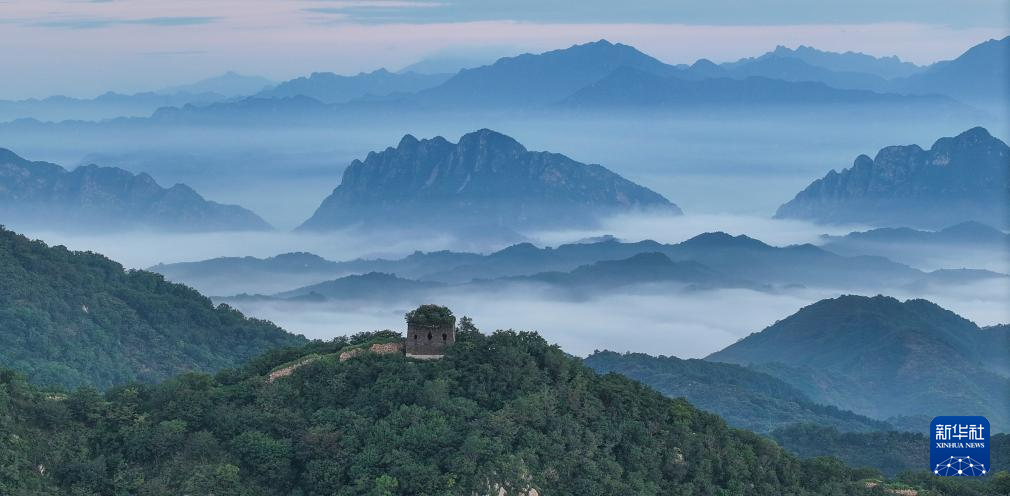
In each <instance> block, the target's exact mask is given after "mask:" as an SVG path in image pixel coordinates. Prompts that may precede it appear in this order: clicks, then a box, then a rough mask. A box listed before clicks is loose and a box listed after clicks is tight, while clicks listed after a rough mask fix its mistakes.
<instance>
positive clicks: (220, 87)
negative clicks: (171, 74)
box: [156, 71, 274, 97]
mask: <svg viewBox="0 0 1010 496" xmlns="http://www.w3.org/2000/svg"><path fill="white" fill-rule="evenodd" d="M273 85H274V82H273V81H271V80H269V79H267V78H264V77H260V76H249V75H245V74H239V73H237V72H234V71H228V72H226V73H224V74H221V75H220V76H214V77H210V78H207V79H201V80H199V81H196V82H193V83H187V84H180V85H176V86H169V87H167V88H162V89H160V90H158V91H157V92H156V93H160V94H173V93H194V94H199V93H216V94H218V95H223V96H226V97H239V96H246V95H253V94H256V93H259V92H260V91H264V90H266V89H267V88H269V87H271V86H273Z"/></svg>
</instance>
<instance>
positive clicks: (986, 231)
mask: <svg viewBox="0 0 1010 496" xmlns="http://www.w3.org/2000/svg"><path fill="white" fill-rule="evenodd" d="M821 237H822V239H823V240H824V241H825V242H824V244H823V245H821V247H822V248H824V249H826V250H829V251H832V252H835V253H838V254H839V255H846V256H853V255H878V256H884V257H887V258H890V259H891V260H895V261H899V262H902V263H907V264H910V265H913V266H929V265H934V266H935V265H936V261H943V260H949V259H951V256H952V255H954V256H956V257H957V258H959V259H961V260H963V264H964V265H967V264H969V263H971V262H972V261H975V262H976V263H977V262H978V261H979V260H993V261H994V262H998V261H999V260H1001V259H1003V258H1004V257H1003V255H1004V254H1005V253H1007V252H1010V234H1007V233H1004V232H1003V231H1000V230H999V229H996V228H994V227H992V226H988V225H986V224H982V223H979V222H972V221H968V222H962V223H960V224H956V225H953V226H950V227H945V228H943V229H940V230H937V231H923V230H919V229H912V228H909V227H882V228H878V229H871V230H868V231H860V232H852V233H849V234H846V235H844V236H828V235H823V236H821ZM948 263H949V262H948ZM948 266H956V265H948ZM967 266H970V265H967ZM976 267H978V266H976Z"/></svg>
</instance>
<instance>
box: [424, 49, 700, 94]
mask: <svg viewBox="0 0 1010 496" xmlns="http://www.w3.org/2000/svg"><path fill="white" fill-rule="evenodd" d="M620 68H630V69H637V70H641V71H645V72H648V73H652V74H660V75H664V76H672V75H674V74H677V73H679V72H681V71H680V70H679V69H677V68H675V67H673V66H670V65H668V64H664V63H663V62H660V61H659V60H656V59H655V58H653V57H650V56H649V55H646V54H644V53H642V52H640V51H638V50H637V49H635V48H634V47H632V46H628V45H623V44H620V43H616V44H615V43H610V42H609V41H607V40H600V41H597V42H594V43H586V44H582V45H574V46H572V47H569V48H566V49H561V50H552V51H549V52H544V53H541V54H529V53H527V54H523V55H519V56H516V57H505V58H502V59H499V60H498V61H497V62H495V63H494V64H491V65H487V66H482V67H477V68H474V69H465V70H462V71H460V72H459V73H458V74H456V75H455V76H453V77H452V78H450V79H449V80H447V81H446V82H445V83H443V84H441V85H439V86H438V87H435V88H432V89H429V90H425V91H422V92H420V93H418V94H417V95H416V96H415V97H414V98H413V100H414V101H417V102H421V103H423V104H426V105H428V106H435V105H437V106H455V107H466V106H477V107H488V106H492V107H514V106H519V107H523V106H542V105H548V104H552V103H555V102H558V101H561V100H562V99H564V98H565V97H567V96H569V95H571V94H572V93H574V92H575V91H578V90H579V89H580V88H583V87H585V86H587V85H590V84H592V83H595V82H596V81H599V80H600V79H602V78H604V77H606V76H607V75H608V74H610V73H612V72H614V71H615V70H617V69H620Z"/></svg>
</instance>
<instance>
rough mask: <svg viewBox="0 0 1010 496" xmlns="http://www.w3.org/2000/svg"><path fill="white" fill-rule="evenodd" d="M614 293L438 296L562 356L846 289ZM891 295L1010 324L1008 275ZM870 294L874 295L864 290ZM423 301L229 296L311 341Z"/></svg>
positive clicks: (718, 335) (722, 334) (731, 321)
mask: <svg viewBox="0 0 1010 496" xmlns="http://www.w3.org/2000/svg"><path fill="white" fill-rule="evenodd" d="M643 289H644V288H639V290H638V291H634V292H631V291H628V292H620V293H614V294H611V295H607V296H605V297H599V298H594V299H591V300H588V301H578V302H575V301H560V300H555V299H548V298H545V297H544V295H542V294H540V293H537V292H536V291H535V290H530V289H529V288H523V289H516V290H514V291H502V292H496V293H493V294H488V293H482V294H466V293H460V292H453V291H447V292H446V293H445V294H444V295H443V296H442V297H440V298H439V301H437V303H439V304H444V305H447V306H449V307H450V308H452V310H453V311H454V312H455V313H456V314H457V315H468V316H471V317H472V318H473V319H474V321H475V323H476V324H477V326H478V327H480V328H481V330H483V331H484V332H489V331H492V330H495V329H503V328H504V329H508V328H511V329H516V330H536V331H539V332H540V333H541V334H543V335H544V336H545V337H546V338H547V339H548V340H549V341H550V342H553V343H557V344H559V345H561V347H562V348H563V349H564V350H565V351H566V352H568V353H572V354H575V355H579V356H585V355H588V354H590V353H592V352H593V350H602V349H609V350H614V351H622V352H623V351H634V352H642V353H648V354H651V355H659V354H663V355H674V356H678V357H681V358H700V357H704V356H706V355H708V354H709V353H712V352H714V351H717V350H719V349H722V348H723V347H725V346H727V345H730V344H732V343H733V342H735V341H736V340H738V339H740V338H743V337H745V336H747V335H748V334H750V333H752V332H757V331H760V330H761V329H763V328H765V327H766V326H768V325H771V324H773V323H775V321H776V320H781V319H784V318H785V317H787V316H789V315H791V314H793V313H794V312H796V311H797V310H799V309H800V308H802V307H804V306H806V305H809V304H811V303H814V302H816V301H818V300H821V299H824V298H833V297H836V296H838V295H840V294H843V293H845V294H851V293H852V292H851V291H845V292H841V291H837V290H830V289H796V290H790V291H788V292H779V293H774V294H773V293H763V292H757V291H751V290H744V289H724V290H713V291H699V292H686V293H685V292H678V291H676V290H674V289H672V288H663V287H649V288H647V289H648V291H645V290H643ZM939 289H940V291H938V292H935V293H934V292H933V291H929V290H927V291H925V292H922V293H917V294H910V293H904V294H903V293H900V292H899V293H894V292H891V294H890V296H894V297H895V298H899V299H902V300H904V299H907V298H926V299H929V300H930V301H933V302H935V303H937V304H939V305H940V306H943V307H944V308H947V309H949V310H952V311H954V312H956V313H958V314H960V315H962V316H964V317H966V318H969V319H971V320H973V321H974V322H975V323H977V324H979V325H992V324H998V323H1005V322H1010V308H1008V307H1007V305H1006V301H1007V297H1008V295H1010V282H1007V281H1005V280H1004V281H995V280H991V281H986V282H983V283H978V284H973V285H965V286H960V287H958V288H957V289H956V290H954V291H948V290H946V288H939ZM864 294H866V295H868V296H872V295H873V294H874V293H872V292H870V293H864ZM420 303H426V302H421V301H397V302H382V303H381V304H378V303H370V302H355V303H342V304H336V303H306V302H283V301H270V302H248V301H247V302H239V303H230V304H231V305H233V306H235V307H236V308H238V309H240V310H242V311H243V312H245V313H246V314H248V315H252V316H256V317H259V318H264V319H268V320H271V321H273V322H275V323H277V324H278V325H280V326H281V327H284V328H285V329H287V330H289V331H292V332H296V333H301V334H305V335H306V336H308V337H311V338H322V339H326V338H332V337H334V336H341V335H345V334H349V333H354V332H358V331H361V330H376V329H393V330H397V331H403V329H404V325H405V324H404V322H403V314H404V312H406V311H407V310H410V309H412V308H414V307H415V306H416V305H417V304H420Z"/></svg>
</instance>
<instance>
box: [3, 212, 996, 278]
mask: <svg viewBox="0 0 1010 496" xmlns="http://www.w3.org/2000/svg"><path fill="white" fill-rule="evenodd" d="M8 227H9V228H11V229H14V230H16V231H18V232H21V233H23V234H25V235H28V236H30V237H33V238H38V239H42V240H44V241H46V242H47V243H49V244H51V245H56V244H62V245H65V246H67V247H68V248H70V249H74V250H91V251H95V252H97V253H101V254H103V255H105V256H108V257H109V258H111V259H113V260H116V261H117V262H119V263H121V264H123V265H124V266H126V267H128V268H140V269H142V268H147V267H150V266H152V265H155V264H158V263H174V262H192V261H198V260H206V259H209V258H216V257H244V256H252V257H258V258H263V257H270V256H273V255H278V254H281V253H289V252H310V253H314V254H316V255H319V256H321V257H323V258H327V259H329V260H334V261H341V260H352V259H355V258H380V257H382V258H399V257H402V256H404V255H408V254H410V253H412V252H414V251H418V250H420V251H435V250H454V251H471V252H480V253H488V252H491V251H495V250H499V249H501V248H504V247H505V246H508V245H510V244H513V243H512V242H507V241H488V240H481V239H471V238H459V237H455V236H453V235H451V234H444V235H431V233H428V234H426V235H425V236H417V235H414V234H411V233H401V232H388V231H387V232H382V233H376V232H369V233H364V232H361V231H358V230H344V231H336V232H332V233H305V232H293V231H280V230H278V231H272V232H234V233H231V232H228V233H224V232H220V233H217V232H215V233H165V232H150V231H132V232H121V233H110V234H72V233H66V232H53V231H48V230H44V229H34V228H33V227H32V226H21V225H18V223H17V222H16V221H14V222H11V223H8ZM863 228H864V227H863V226H821V225H816V224H811V223H808V222H802V221H794V220H777V219H771V218H767V217H757V216H747V215H729V214H723V215H691V214H688V215H684V216H676V217H673V216H655V215H622V216H616V217H612V218H608V219H605V220H604V221H603V222H602V223H601V225H600V227H598V228H595V229H582V230H567V231H539V232H530V233H526V234H524V236H525V238H526V239H527V240H528V241H530V242H532V243H534V244H536V245H538V246H557V245H560V244H564V243H573V242H577V241H580V240H585V239H587V238H592V237H597V236H602V235H608V234H609V235H613V236H616V237H617V238H619V239H621V240H623V241H639V240H643V239H652V240H655V241H659V242H662V243H678V242H681V241H684V240H686V239H689V238H691V237H693V236H697V235H698V234H701V233H704V232H714V231H723V232H727V233H730V234H733V235H737V234H746V235H748V236H750V237H752V238H756V239H760V240H761V241H764V242H765V243H768V244H770V245H775V246H785V245H790V244H799V243H814V244H818V243H820V242H821V239H820V235H821V234H837V235H841V234H846V233H849V232H851V231H853V230H859V229H863ZM1004 267H1005V266H1004ZM1003 272H1006V270H1005V269H1004V270H1003ZM253 292H255V291H253Z"/></svg>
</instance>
